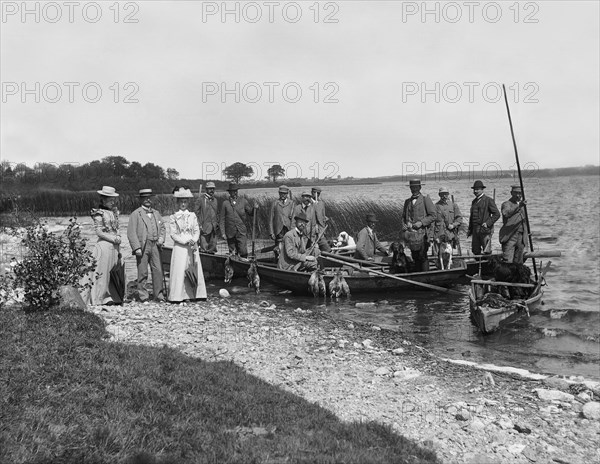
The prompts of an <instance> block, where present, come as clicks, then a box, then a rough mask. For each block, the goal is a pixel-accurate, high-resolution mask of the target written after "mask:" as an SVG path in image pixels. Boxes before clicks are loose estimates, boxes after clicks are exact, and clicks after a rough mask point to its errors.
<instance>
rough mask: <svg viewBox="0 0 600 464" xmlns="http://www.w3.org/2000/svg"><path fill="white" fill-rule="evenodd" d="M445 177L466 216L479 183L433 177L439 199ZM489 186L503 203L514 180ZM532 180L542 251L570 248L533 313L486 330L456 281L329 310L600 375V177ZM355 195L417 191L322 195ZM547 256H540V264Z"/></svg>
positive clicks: (523, 361)
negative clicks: (453, 288)
mask: <svg viewBox="0 0 600 464" xmlns="http://www.w3.org/2000/svg"><path fill="white" fill-rule="evenodd" d="M442 183H443V184H444V185H447V186H448V187H449V188H450V190H451V193H452V194H453V195H454V197H455V199H456V202H457V203H458V204H459V206H460V208H461V211H462V212H463V214H464V215H465V216H467V215H468V212H469V207H470V203H471V200H472V198H473V196H472V190H471V188H470V187H471V185H472V184H473V179H471V180H468V179H465V180H463V181H460V182H447V181H446V180H445V181H443V182H436V181H435V180H432V181H431V180H428V181H427V185H426V187H425V188H424V192H423V193H425V194H428V193H429V194H430V196H431V198H432V199H434V200H436V199H437V194H436V192H437V188H438V187H439V186H440V185H441V184H442ZM485 183H486V185H487V186H488V188H487V191H486V193H487V194H488V195H489V196H493V195H494V190H495V194H496V203H497V204H498V206H500V204H501V203H502V202H503V201H506V200H508V198H509V197H510V194H509V191H510V185H511V184H512V183H516V181H514V180H510V179H500V180H496V181H494V180H493V179H492V180H486V182H485ZM524 185H525V195H526V198H527V202H528V212H529V221H530V224H531V230H532V237H533V241H534V247H535V249H539V250H548V251H553V250H560V251H562V256H561V257H560V258H550V260H551V261H552V267H551V268H550V271H549V272H548V274H547V276H546V281H547V284H548V285H547V287H545V293H544V298H543V301H544V305H543V306H541V308H540V310H539V311H538V312H536V313H534V314H532V317H531V318H529V319H527V318H525V319H521V320H519V321H516V322H515V323H513V324H511V325H509V326H508V327H504V328H502V329H501V330H499V331H498V332H496V333H494V334H491V335H487V336H483V335H481V334H480V333H479V332H478V331H477V329H476V328H475V327H474V326H473V325H472V324H471V322H470V319H469V303H468V298H467V296H466V292H467V287H458V288H459V289H461V290H464V292H465V297H462V298H461V297H451V296H447V295H441V294H436V293H428V292H411V293H403V294H401V295H393V294H386V295H384V296H381V295H371V296H368V295H364V296H363V295H361V296H360V297H352V300H351V301H349V302H342V303H338V304H336V305H331V304H328V306H327V308H328V313H329V314H332V315H333V317H339V318H342V319H351V320H357V321H361V322H366V323H372V324H374V325H377V326H380V327H384V328H388V329H392V330H396V331H400V332H402V333H406V334H407V335H409V336H410V337H411V338H415V339H416V340H418V341H419V342H420V343H421V344H422V345H423V346H425V347H427V348H428V349H431V350H433V351H435V352H437V353H438V354H441V355H443V356H447V357H450V358H455V359H468V360H472V361H479V362H489V363H494V364H501V365H502V364H503V365H513V366H518V367H524V368H527V369H532V370H535V371H541V372H549V373H559V374H577V375H584V376H586V377H593V378H596V379H600V367H598V366H599V365H600V295H599V294H600V268H599V263H600V247H599V243H600V239H599V234H600V231H599V211H600V179H599V178H598V177H594V176H586V177H577V178H574V177H559V178H547V179H525V180H524ZM273 192H274V190H273ZM246 193H247V194H249V195H251V194H252V193H251V191H248V192H246ZM257 194H265V192H257ZM269 195H274V193H271V192H269ZM357 196H358V197H361V198H366V199H372V200H377V199H385V200H386V201H387V200H389V198H397V199H398V205H399V207H400V205H401V204H402V203H403V200H404V199H405V198H407V197H408V196H409V191H408V188H407V187H406V186H405V183H400V182H396V183H384V184H381V185H365V186H360V188H356V187H355V186H337V187H331V188H325V189H324V191H323V199H324V200H325V201H326V200H327V198H331V199H335V200H342V199H344V198H350V197H357ZM498 229H499V226H498V227H496V232H495V234H494V242H493V243H494V248H495V250H498V251H499V250H500V245H499V243H498V239H497V237H498ZM461 238H462V249H463V250H468V249H469V248H470V243H469V242H468V241H467V240H466V239H465V237H464V236H462V237H461ZM545 261H546V259H544V260H542V262H539V261H538V269H540V268H541V266H542V265H543V264H544V263H545ZM383 299H385V300H387V301H385V302H384V303H379V304H377V305H374V306H370V307H360V308H357V307H355V306H354V303H356V302H357V301H361V302H365V301H376V300H380V301H381V300H383ZM303 303H304V304H305V305H304V306H302V307H304V308H306V307H311V305H312V307H313V308H316V309H319V308H318V305H315V304H314V301H313V300H312V299H307V300H306V301H303ZM332 308H335V309H332Z"/></svg>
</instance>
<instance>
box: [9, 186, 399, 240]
mask: <svg viewBox="0 0 600 464" xmlns="http://www.w3.org/2000/svg"><path fill="white" fill-rule="evenodd" d="M240 196H241V197H246V198H247V199H248V200H250V201H251V202H254V201H256V202H257V203H258V205H259V209H258V211H257V216H256V231H255V232H256V238H259V239H260V238H268V236H269V225H268V223H269V215H270V211H271V207H272V206H273V203H274V202H275V201H276V200H277V199H276V197H271V196H267V195H263V196H259V197H248V196H247V195H240ZM216 198H217V202H218V206H219V210H220V208H221V205H222V203H223V201H224V200H225V199H226V198H228V195H227V194H226V193H218V194H217V195H216ZM294 201H295V202H296V203H299V202H300V199H299V198H297V199H295V200H294ZM196 202H197V199H196V198H194V199H192V201H191V203H190V210H192V211H195V210H196V208H197V206H196ZM98 203H99V197H98V194H97V193H96V192H95V191H89V192H69V191H66V190H46V191H33V192H31V193H30V194H28V195H20V196H18V197H16V198H15V197H8V196H1V197H0V212H5V213H6V212H11V211H14V210H15V209H19V210H20V211H25V210H26V211H31V212H34V213H35V214H37V215H40V216H87V215H88V214H89V212H90V210H91V209H92V208H95V207H97V206H98ZM139 205H140V200H139V197H138V196H137V195H136V194H131V193H125V194H121V195H120V196H119V197H118V199H117V205H116V206H117V208H118V209H119V211H120V212H121V213H122V214H130V213H131V212H132V211H133V210H135V209H136V208H138V207H139ZM325 205H326V213H327V216H328V217H329V227H328V229H327V232H326V234H325V237H326V238H334V237H337V235H338V234H339V233H340V232H341V231H346V232H348V233H349V234H350V235H352V236H354V237H356V234H357V233H358V231H360V230H361V229H362V228H363V227H364V226H365V217H366V215H367V214H368V213H373V214H375V215H376V216H377V218H378V220H379V222H378V224H377V233H378V237H379V239H380V240H396V239H397V238H398V234H399V230H400V221H401V217H402V203H401V202H400V201H397V202H395V201H392V200H388V201H372V200H365V199H353V198H349V199H345V200H340V201H335V200H326V201H325ZM154 208H156V209H157V210H158V211H159V212H160V213H161V214H162V215H163V216H167V215H169V214H172V213H174V212H175V210H176V209H177V204H176V201H175V199H174V198H173V197H172V196H171V195H164V194H163V195H157V196H156V197H154ZM246 225H247V228H248V230H249V231H251V230H252V217H248V218H247V221H246Z"/></svg>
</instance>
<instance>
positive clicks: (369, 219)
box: [367, 214, 378, 222]
mask: <svg viewBox="0 0 600 464" xmlns="http://www.w3.org/2000/svg"><path fill="white" fill-rule="evenodd" d="M367 222H378V221H377V218H376V217H375V215H374V214H367Z"/></svg>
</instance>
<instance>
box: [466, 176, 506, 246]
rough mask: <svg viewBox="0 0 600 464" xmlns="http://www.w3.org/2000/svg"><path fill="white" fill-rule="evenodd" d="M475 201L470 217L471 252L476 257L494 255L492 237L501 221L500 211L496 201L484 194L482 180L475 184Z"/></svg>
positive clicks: (472, 204) (468, 233)
mask: <svg viewBox="0 0 600 464" xmlns="http://www.w3.org/2000/svg"><path fill="white" fill-rule="evenodd" d="M471 188H472V189H473V195H475V199H474V200H473V202H472V203H471V214H470V216H469V230H468V232H467V238H468V237H470V236H473V241H472V242H471V251H472V252H473V254H475V255H481V254H484V255H489V254H491V253H492V235H493V234H494V223H495V222H496V221H497V220H498V219H500V211H498V207H497V206H496V203H494V200H492V199H491V198H490V197H488V196H487V195H485V194H484V193H483V190H484V189H485V185H483V182H481V181H480V180H476V181H475V183H474V184H473V187H471Z"/></svg>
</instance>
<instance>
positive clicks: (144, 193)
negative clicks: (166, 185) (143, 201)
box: [138, 189, 154, 198]
mask: <svg viewBox="0 0 600 464" xmlns="http://www.w3.org/2000/svg"><path fill="white" fill-rule="evenodd" d="M138 195H139V196H140V197H142V198H144V197H152V196H154V194H153V193H152V189H141V190H140V191H139V194H138Z"/></svg>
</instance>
